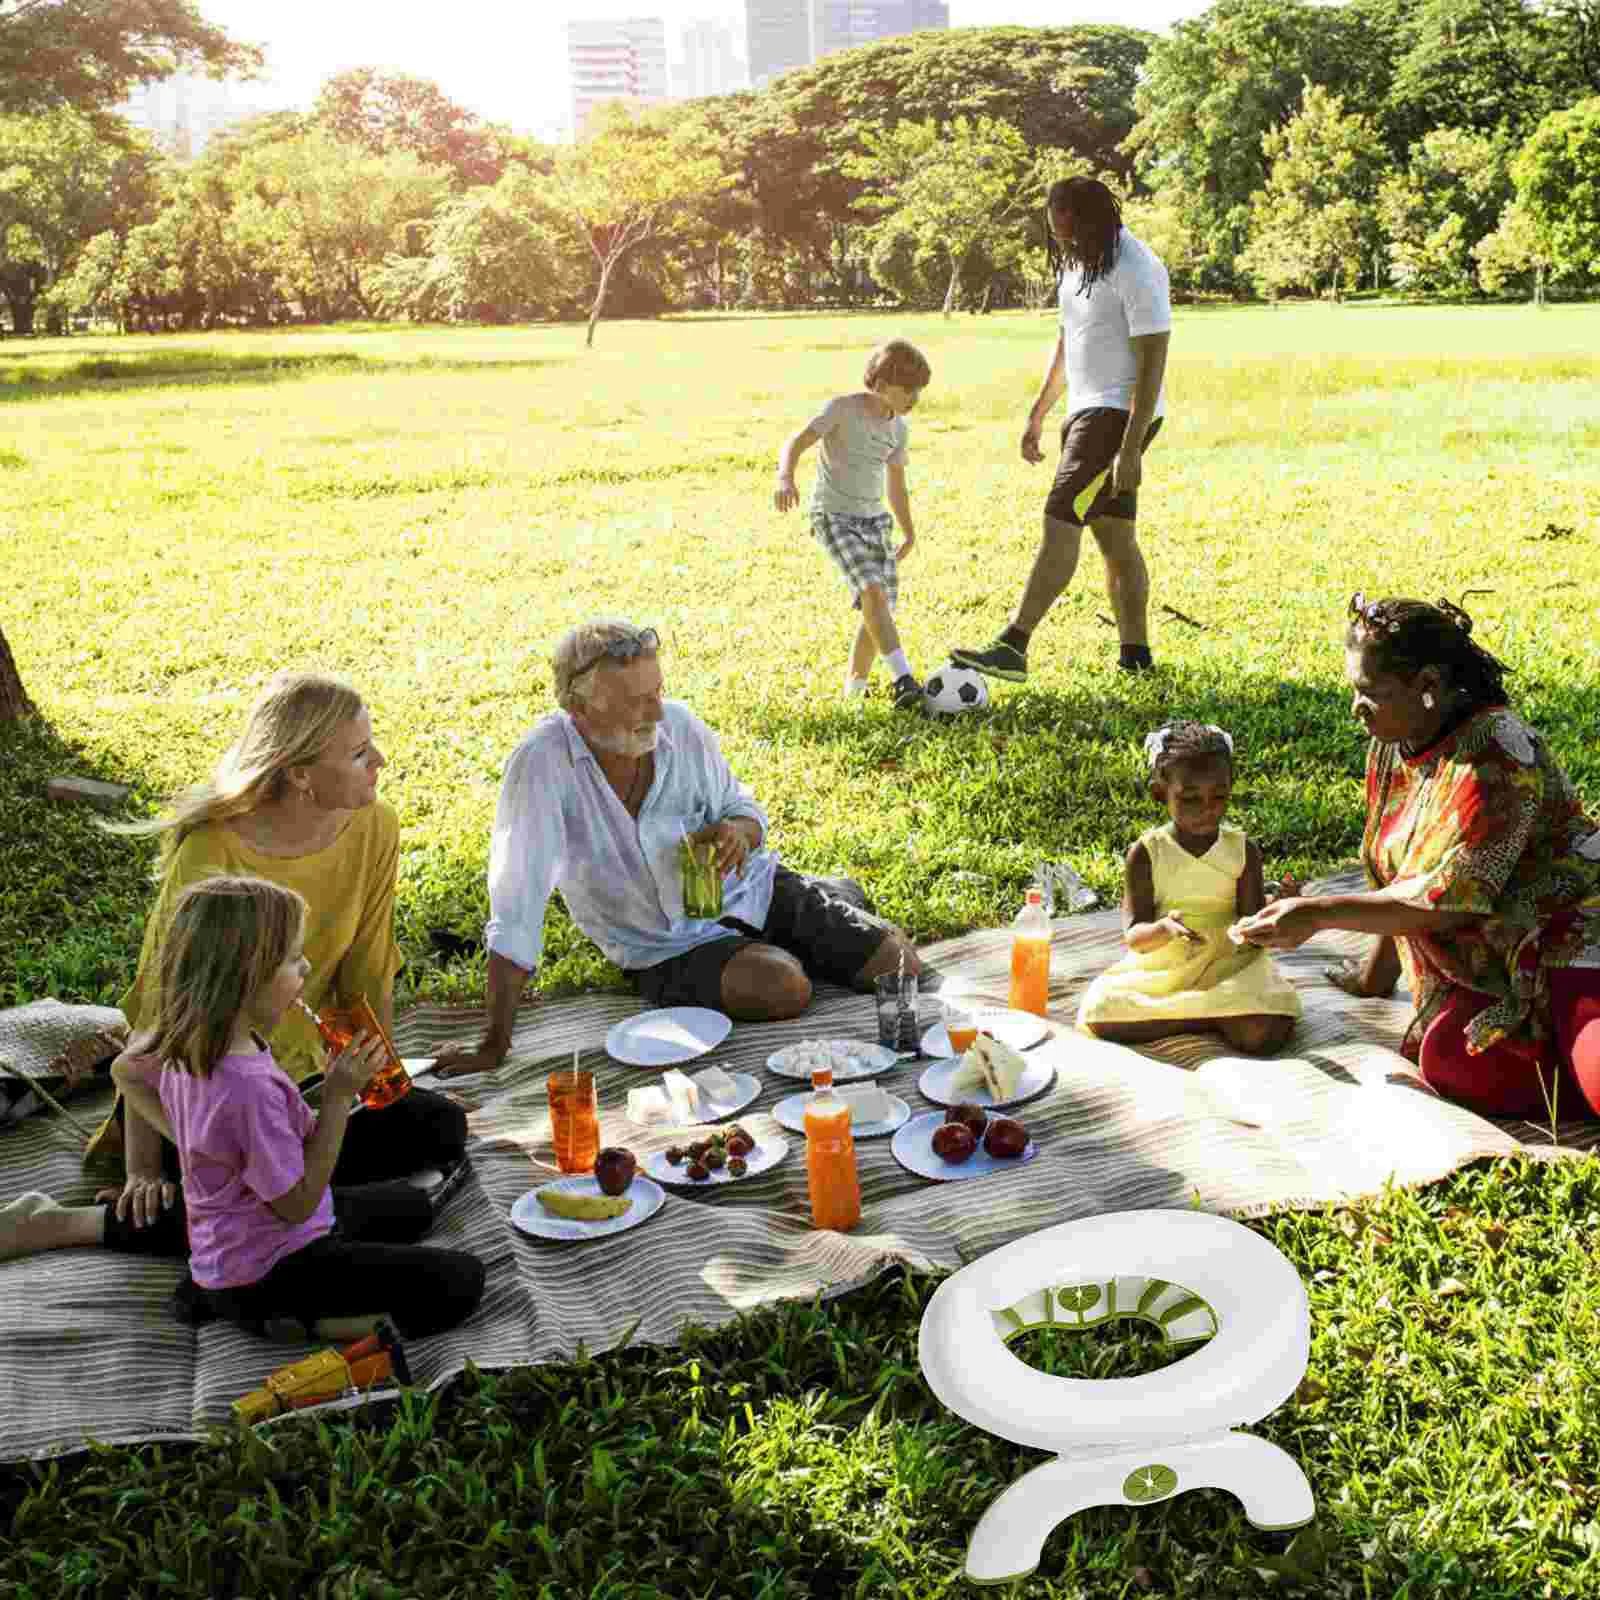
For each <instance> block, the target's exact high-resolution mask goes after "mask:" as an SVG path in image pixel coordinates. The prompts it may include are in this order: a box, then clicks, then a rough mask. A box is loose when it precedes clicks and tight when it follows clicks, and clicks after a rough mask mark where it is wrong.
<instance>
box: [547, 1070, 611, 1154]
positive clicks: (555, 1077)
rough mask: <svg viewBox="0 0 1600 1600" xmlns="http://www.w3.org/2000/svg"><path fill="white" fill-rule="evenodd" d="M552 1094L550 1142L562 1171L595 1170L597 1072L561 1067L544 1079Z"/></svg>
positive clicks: (549, 1092)
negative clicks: (595, 1094) (595, 1086)
mask: <svg viewBox="0 0 1600 1600" xmlns="http://www.w3.org/2000/svg"><path fill="white" fill-rule="evenodd" d="M545 1093H546V1094H548V1095H549V1097H550V1142H551V1143H552V1144H553V1145H554V1146H555V1147H556V1165H557V1166H558V1167H560V1168H561V1170H562V1171H563V1172H593V1171H594V1158H595V1157H596V1156H597V1155H599V1154H600V1114H599V1112H598V1110H597V1109H596V1106H595V1097H594V1074H593V1073H592V1072H588V1071H585V1070H583V1069H581V1068H579V1067H576V1066H572V1067H560V1068H558V1069H557V1070H556V1071H554V1072H552V1073H551V1074H550V1076H549V1077H548V1078H547V1079H546V1080H545Z"/></svg>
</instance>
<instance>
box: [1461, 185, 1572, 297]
mask: <svg viewBox="0 0 1600 1600" xmlns="http://www.w3.org/2000/svg"><path fill="white" fill-rule="evenodd" d="M1472 255H1473V259H1474V260H1475V261H1476V262H1477V263H1478V281H1479V283H1481V284H1482V285H1483V288H1484V292H1485V293H1486V294H1499V292H1500V291H1501V290H1502V289H1503V288H1504V287H1505V286H1506V285H1507V284H1508V283H1510V282H1511V281H1512V280H1513V279H1517V278H1521V279H1524V280H1526V281H1529V282H1531V284H1532V288H1533V303H1534V304H1535V305H1536V306H1542V305H1543V304H1544V286H1545V280H1546V278H1548V277H1549V276H1551V268H1552V266H1553V265H1554V262H1553V260H1552V257H1551V254H1550V246H1549V245H1548V243H1546V241H1545V239H1544V237H1543V235H1542V234H1541V232H1540V230H1539V228H1538V226H1537V225H1536V224H1535V222H1534V220H1533V218H1532V217H1531V216H1530V215H1529V214H1528V209H1527V207H1526V206H1524V205H1523V204H1522V202H1521V201H1520V200H1513V201H1512V202H1511V204H1510V205H1508V206H1507V207H1506V208H1505V210H1504V211H1503V212H1502V213H1501V216H1500V226H1499V227H1498V228H1496V229H1495V230H1494V232H1493V233H1491V234H1488V235H1486V236H1485V237H1484V238H1482V239H1480V240H1479V241H1478V242H1477V244H1475V245H1474V246H1473V247H1472Z"/></svg>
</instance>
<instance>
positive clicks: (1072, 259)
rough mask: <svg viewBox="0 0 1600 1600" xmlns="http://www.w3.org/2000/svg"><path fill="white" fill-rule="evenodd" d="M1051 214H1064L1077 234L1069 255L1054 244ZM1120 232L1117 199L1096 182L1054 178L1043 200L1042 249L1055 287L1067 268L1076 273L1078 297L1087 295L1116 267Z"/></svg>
mask: <svg viewBox="0 0 1600 1600" xmlns="http://www.w3.org/2000/svg"><path fill="white" fill-rule="evenodd" d="M1052 210H1057V211H1068V212H1070V213H1071V214H1072V220H1073V222H1074V223H1075V224H1077V229H1078V231H1079V233H1080V236H1079V237H1078V238H1075V239H1074V240H1073V244H1072V254H1071V255H1068V254H1067V252H1066V251H1065V250H1064V249H1063V248H1062V247H1061V245H1060V244H1059V243H1058V242H1057V240H1056V233H1055V229H1054V228H1052V227H1051V226H1050V212H1051V211H1052ZM1121 231H1122V207H1121V206H1120V205H1119V204H1118V203H1117V197H1116V196H1115V195H1114V194H1112V192H1111V191H1110V190H1109V189H1108V188H1107V187H1106V186H1105V185H1104V184H1103V183H1101V181H1100V180H1099V179H1098V178H1058V179H1057V180H1056V181H1055V182H1054V183H1052V184H1051V185H1050V192H1049V194H1048V195H1047V196H1046V197H1045V227H1044V247H1045V251H1046V254H1047V256H1048V258H1049V261H1050V271H1051V274H1052V276H1053V277H1054V278H1055V279H1056V281H1057V282H1058V283H1059V282H1060V281H1061V276H1062V274H1063V273H1065V272H1066V270H1067V269H1068V268H1069V267H1077V268H1078V270H1079V274H1080V276H1079V278H1078V288H1077V292H1078V293H1079V294H1088V292H1089V291H1090V290H1091V289H1092V288H1094V286H1095V285H1096V284H1097V283H1098V282H1099V281H1100V280H1101V279H1102V278H1104V277H1105V276H1106V275H1107V274H1108V273H1109V272H1110V271H1111V270H1112V268H1113V267H1115V266H1116V264H1117V246H1118V240H1119V237H1120V235H1121Z"/></svg>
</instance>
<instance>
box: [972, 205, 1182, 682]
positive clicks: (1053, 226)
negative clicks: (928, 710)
mask: <svg viewBox="0 0 1600 1600" xmlns="http://www.w3.org/2000/svg"><path fill="white" fill-rule="evenodd" d="M1046 220H1047V222H1048V228H1047V230H1046V232H1047V247H1048V249H1049V252H1050V261H1051V265H1052V266H1053V267H1054V268H1055V269H1056V273H1057V279H1058V282H1059V285H1060V301H1061V331H1060V333H1059V334H1058V335H1057V336H1056V346H1055V351H1054V353H1053V354H1052V356H1051V357H1050V367H1049V370H1048V371H1047V372H1046V373H1045V378H1044V383H1043V384H1042V385H1041V387H1040V389H1039V393H1038V397H1037V398H1036V399H1035V400H1034V402H1033V409H1032V410H1031V411H1030V412H1029V413H1028V425H1027V427H1026V428H1025V429H1024V430H1023V434H1022V459H1023V460H1024V461H1028V462H1038V461H1043V460H1044V452H1043V451H1042V450H1041V449H1040V448H1039V434H1040V431H1041V429H1042V428H1043V427H1044V419H1045V418H1046V417H1047V416H1048V415H1049V414H1050V408H1051V407H1052V406H1054V405H1055V403H1056V401H1057V400H1059V399H1060V398H1061V392H1062V390H1063V389H1065V390H1066V392H1067V397H1068V399H1067V403H1068V406H1069V407H1070V409H1069V411H1068V413H1067V420H1066V422H1065V423H1064V424H1063V425H1062V429H1061V458H1060V461H1059V463H1058V464H1057V467H1056V476H1055V482H1054V483H1053V484H1052V486H1051V489H1050V493H1049V495H1048V496H1047V498H1046V499H1045V503H1044V538H1043V540H1042V541H1041V542H1040V545H1039V553H1038V555H1036V556H1035V557H1034V561H1033V571H1032V572H1031V573H1030V574H1029V575H1028V584H1027V587H1026V588H1025V589H1024V590H1023V593H1022V600H1021V602H1020V603H1019V604H1018V606H1017V609H1016V612H1015V614H1014V615H1013V616H1012V618H1011V625H1010V626H1009V627H1008V628H1006V629H1005V631H1004V632H1003V633H1001V635H1000V636H999V638H997V639H996V640H995V641H994V642H993V643H992V644H990V645H988V646H987V647H986V648H984V649H981V650H967V649H961V648H957V649H954V650H952V651H951V652H950V659H951V660H952V661H954V662H956V663H957V664H958V665H960V666H963V667H972V668H975V669H976V670H977V671H979V672H983V673H987V674H988V675H989V676H990V677H993V678H1005V679H1008V680H1009V681H1010V682H1012V683H1021V682H1023V681H1024V680H1025V679H1026V678H1027V676H1028V660H1027V655H1028V641H1029V639H1030V638H1031V637H1032V636H1033V631H1034V629H1035V628H1037V627H1038V626H1039V624H1040V623H1041V622H1042V621H1043V620H1044V616H1045V613H1046V612H1047V611H1049V609H1050V607H1051V606H1052V605H1054V604H1055V602H1056V597H1057V596H1058V595H1060V593H1061V592H1062V590H1063V589H1065V588H1066V586H1067V585H1068V584H1069V583H1070V582H1071V581H1072V574H1073V573H1074V571H1076V569H1077V565H1078V546H1079V543H1080V542H1081V540H1082V538H1083V525H1084V523H1085V522H1087V523H1088V524H1089V528H1090V531H1091V532H1092V533H1093V534H1094V537H1095V542H1096V543H1097V544H1098V545H1099V546H1100V553H1101V555H1102V556H1104V557H1105V563H1106V589H1107V592H1108V594H1109V596H1110V600H1111V609H1112V611H1113V612H1114V613H1115V615H1116V619H1117V635H1118V637H1119V639H1120V640H1121V643H1122V659H1121V665H1122V667H1123V668H1124V669H1125V670H1126V671H1129V672H1139V671H1142V670H1143V669H1144V668H1146V667H1148V666H1149V665H1150V664H1151V663H1150V636H1149V630H1148V625H1147V622H1146V609H1147V606H1148V601H1149V595H1150V576H1149V573H1148V572H1147V571H1146V570H1145V564H1144V556H1143V555H1142V554H1141V553H1140V550H1139V542H1138V539H1137V538H1136V537H1135V519H1136V518H1137V516H1138V498H1139V480H1140V478H1141V476H1142V466H1141V458H1142V457H1143V455H1144V452H1145V450H1146V449H1147V448H1148V446H1149V444H1150V441H1151V440H1152V439H1154V438H1155V436H1156V434H1157V432H1158V431H1159V430H1160V427H1161V418H1162V415H1163V413H1164V412H1165V409H1166V403H1165V396H1164V394H1163V391H1162V378H1163V376H1164V375H1165V373H1166V367H1167V343H1168V340H1169V339H1170V338H1171V330H1172V306H1171V301H1170V299H1169V297H1168V293H1167V269H1166V267H1165V266H1163V265H1162V262H1161V258H1160V257H1159V256H1158V255H1156V253H1155V252H1154V251H1153V250H1152V249H1150V247H1149V246H1148V245H1146V244H1145V243H1143V241H1142V240H1139V239H1136V238H1135V237H1134V236H1133V234H1131V233H1129V232H1128V230H1127V229H1126V228H1125V227H1123V226H1122V211H1121V208H1120V207H1119V206H1118V205H1117V200H1116V196H1115V195H1113V194H1112V192H1111V191H1110V190H1109V189H1108V188H1106V186H1105V185H1104V184H1103V183H1101V182H1100V181H1099V180H1098V179H1095V178H1065V179H1063V180H1061V181H1060V182H1059V183H1054V184H1052V185H1051V186H1050V193H1049V196H1048V199H1047V202H1046ZM1102 477H1103V479H1104V481H1103V482H1102V483H1101V485H1100V489H1099V492H1098V493H1097V494H1096V495H1095V496H1094V498H1093V499H1092V500H1091V501H1090V502H1089V505H1088V508H1087V509H1086V510H1085V511H1083V512H1082V513H1080V512H1079V511H1078V500H1079V498H1080V497H1081V496H1082V495H1083V494H1085V493H1086V492H1087V490H1088V489H1089V488H1090V486H1091V485H1092V484H1093V483H1094V482H1095V481H1096V479H1100V478H1102Z"/></svg>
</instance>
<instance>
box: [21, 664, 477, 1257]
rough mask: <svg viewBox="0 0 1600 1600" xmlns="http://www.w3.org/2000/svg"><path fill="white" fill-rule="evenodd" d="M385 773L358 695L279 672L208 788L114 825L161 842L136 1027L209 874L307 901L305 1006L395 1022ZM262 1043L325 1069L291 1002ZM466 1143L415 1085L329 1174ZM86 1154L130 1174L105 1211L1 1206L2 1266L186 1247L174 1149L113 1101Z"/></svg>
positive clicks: (392, 830) (147, 1013) (438, 1163)
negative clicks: (195, 892)
mask: <svg viewBox="0 0 1600 1600" xmlns="http://www.w3.org/2000/svg"><path fill="white" fill-rule="evenodd" d="M383 767H384V757H383V752H382V751H381V750H380V749H379V748H378V745H377V743H376V741H375V739H374V738H373V732H372V719H371V717H370V715H369V714H368V711H367V708H366V706H365V705H364V704H363V702H362V700H361V697H360V695H358V694H357V693H356V691H355V690H354V689H353V688H351V687H350V686H349V685H348V684H346V683H344V682H342V681H341V680H340V679H337V678H332V677H328V676H325V675H323V674H320V673H306V672H284V673H280V674H278V675H277V676H276V677H274V678H273V679H272V680H271V681H270V682H269V683H268V684H267V686H266V688H265V689H264V690H263V691H262V693H261V695H260V696H259V698H258V699H257V700H256V703H255V704H254V705H253V706H252V707H251V709H250V714H249V716H248V718H247V719H246V722H245V726H244V731H243V732H242V733H241V734H240V736H239V738H238V740H237V741H236V742H235V743H234V744H233V745H232V747H231V748H230V749H229V750H228V751H227V752H226V754H224V756H223V757H222V759H221V761H220V762H219V763H218V764H217V768H216V771H215V772H214V773H213V774H212V775H211V777H210V778H209V779H207V780H206V781H205V782H203V783H201V784H198V785H196V786H195V787H194V788H192V789H189V790H187V791H186V792H184V793H183V794H181V795H179V796H178V797H177V799H176V800H175V802H174V803H173V806H172V808H171V810H170V812H169V813H168V814H167V815H166V816H164V817H162V818H159V819H157V820H156V821H154V822H148V823H133V824H127V825H124V826H123V827H121V828H120V829H119V830H118V831H121V832H127V833H134V834H159V835H161V836H162V837H163V840H164V843H165V849H164V850H163V852H162V857H161V863H160V866H159V869H158V871H157V882H158V884H159V889H158V892H157V896H156V903H155V906H154V908H153V909H152V911H151V914H150V918H149V921H148V922H147V923H146V925H145V938H144V949H143V952H142V954H141V956H140V959H139V971H138V974H137V976H136V977H135V978H134V981H133V987H132V988H130V989H129V990H128V992H127V994H126V995H125V996H124V997H123V1000H122V1009H123V1012H124V1013H125V1015H126V1016H127V1019H128V1023H129V1025H130V1026H131V1027H132V1028H133V1029H135V1030H139V1029H141V1028H147V1027H149V1026H151V1025H152V1024H153V1023H154V1021H155V1018H156V1016H157V1014H158V1013H159V1010H160V994H159V989H160V978H159V973H160V951H161V944H162V940H163V938H164V937H165V933H166V929H167V926H168V925H169V923H170V922H171V919H172V913H173V908H174V906H175V905H176V903H177V901H178V898H179V896H180V895H181V894H182V893H183V891H184V890H185V889H187V888H188V887H189V886H190V885H191V884H193V883H198V882H199V881H201V880H202V879H204V878H210V877H214V876H216V875H218V874H221V875H224V876H233V877H256V878H264V879H266V880H267V881H268V882H270V883H276V884H278V885H279V886H280V887H282V888H285V889H292V890H294V891H295V892H296V893H297V894H299V895H300V896H302V898H303V899H304V900H305V902H306V905H307V907H308V915H307V919H306V937H305V956H306V960H307V961H308V962H309V964H310V966H309V971H308V973H307V976H306V985H305V1001H306V1003H307V1005H309V1006H311V1007H312V1009H316V1008H317V1007H319V1006H321V1005H322V1004H324V1003H325V1002H338V1001H342V1000H350V999H354V998H355V996H357V995H359V994H365V995H366V996H367V998H368V1000H370V1001H371V1003H372V1007H373V1010H374V1011H376V1012H377V1014H378V1016H379V1018H380V1019H381V1020H382V1021H383V1023H384V1025H385V1027H387V1026H388V1025H389V1024H390V1022H391V1021H392V1018H393V1014H394V976H395V973H396V971H397V970H398V968H399V965H400V958H399V952H398V950H397V948H396V946H395V940H394V889H395V877H396V872H397V869H398V865H399V845H400V827H399V822H398V820H397V818H396V817H395V813H394V809H393V808H392V807H391V806H389V805H387V804H385V803H384V802H383V801H381V800H379V799H378V774H379V773H380V772H381V771H382V770H383ZM269 1043H270V1044H271V1046H272V1053H273V1056H274V1059H275V1060H276V1061H277V1062H278V1064H279V1066H280V1067H281V1068H282V1069H283V1071H284V1072H286V1073H287V1074H288V1076H289V1077H290V1078H292V1079H293V1080H295V1081H296V1082H299V1081H300V1080H302V1079H304V1078H306V1077H308V1076H310V1075H311V1074H312V1073H315V1072H320V1071H321V1070H322V1047H321V1044H320V1042H319V1041H318V1038H317V1032H316V1029H315V1027H314V1026H313V1025H312V1023H311V1019H310V1018H309V1017H307V1016H306V1015H305V1013H304V1012H303V1011H300V1010H299V1009H298V1008H293V1009H291V1011H290V1012H289V1013H288V1014H286V1015H285V1016H284V1017H283V1019H282V1020H281V1021H280V1022H279V1023H278V1024H277V1026H276V1027H275V1028H274V1029H273V1032H272V1037H271V1039H270V1040H269ZM108 1053H112V1052H108ZM465 1148H466V1116H465V1114H464V1113H463V1112H462V1111H461V1109H460V1108H459V1107H458V1106H456V1105H454V1104H452V1103H451V1102H450V1101H449V1100H447V1099H445V1098H444V1096H443V1095H439V1094H434V1093H430V1092H429V1091H427V1090H423V1089H415V1090H413V1091H412V1092H411V1093H410V1094H408V1095H406V1096H405V1097H404V1098H403V1099H401V1100H398V1101H396V1102H395V1103H394V1104H393V1105H391V1106H388V1107H386V1108H385V1109H383V1110H382V1111H364V1112H362V1113H361V1115H360V1116H358V1117H356V1118H355V1120H354V1122H353V1123H352V1125H351V1129H350V1133H349V1136H348V1137H347V1138H346V1140H345V1143H344V1148H343V1151H342V1153H341V1155H340V1160H339V1170H338V1173H337V1174H336V1178H337V1181H338V1182H339V1183H340V1184H342V1185H353V1184H363V1183H373V1182H377V1181H380V1180H382V1179H386V1178H395V1177H399V1176H402V1175H404V1174H407V1173H413V1172H416V1171H418V1170H419V1169H421V1168H425V1167H435V1168H440V1169H442V1170H444V1171H446V1172H448V1171H449V1170H451V1169H452V1168H453V1167H454V1166H456V1165H457V1164H458V1163H459V1162H460V1160H461V1158H462V1155H463V1153H464V1151H465ZM90 1159H91V1160H94V1161H98V1162H104V1163H107V1164H109V1163H113V1162H117V1161H119V1160H120V1161H121V1162H122V1163H123V1164H124V1165H125V1170H126V1179H125V1182H124V1183H123V1185H122V1186H121V1188H120V1189H110V1190H102V1191H101V1193H100V1195H99V1196H98V1197H97V1198H99V1199H101V1200H107V1199H108V1198H109V1202H110V1203H109V1207H102V1206H98V1205H97V1206H94V1207H75V1208H64V1207H54V1206H51V1205H50V1203H49V1202H48V1201H45V1200H44V1197H43V1196H24V1197H22V1199H21V1200H20V1201H17V1202H15V1203H14V1204H13V1205H12V1206H9V1207H7V1208H5V1209H4V1210H0V1256H4V1255H7V1254H18V1253H21V1252H23V1251H31V1250H39V1249H49V1248H53V1247H55V1246H58V1245H65V1244H97V1243H105V1244H106V1245H108V1246H110V1247H111V1248H114V1249H127V1250H133V1251H137V1252H138V1253H140V1254H157V1255H181V1254H182V1253H183V1250H184V1243H183V1229H182V1216H181V1205H180V1202H179V1200H178V1197H177V1190H176V1185H175V1182H174V1180H175V1178H176V1176H177V1159H176V1152H175V1151H173V1149H172V1147H171V1146H170V1145H167V1146H165V1148H163V1145H162V1142H161V1140H160V1139H159V1137H158V1136H157V1134H156V1131H155V1129H153V1128H152V1127H150V1125H149V1124H148V1123H146V1122H144V1121H143V1119H141V1118H138V1117H133V1118H128V1117H127V1116H126V1115H125V1112H124V1108H123V1105H122V1102H121V1101H120V1099H119V1101H118V1105H117V1109H116V1111H115V1112H114V1113H113V1115H112V1116H111V1117H110V1118H108V1119H107V1122H106V1124H105V1125H104V1126H103V1127H102V1129H101V1131H100V1133H99V1134H98V1135H97V1136H96V1138H95V1141H94V1143H93V1145H92V1146H91V1148H90ZM19 1207H20V1208H22V1209H21V1210H19V1209H18V1208H19Z"/></svg>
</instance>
